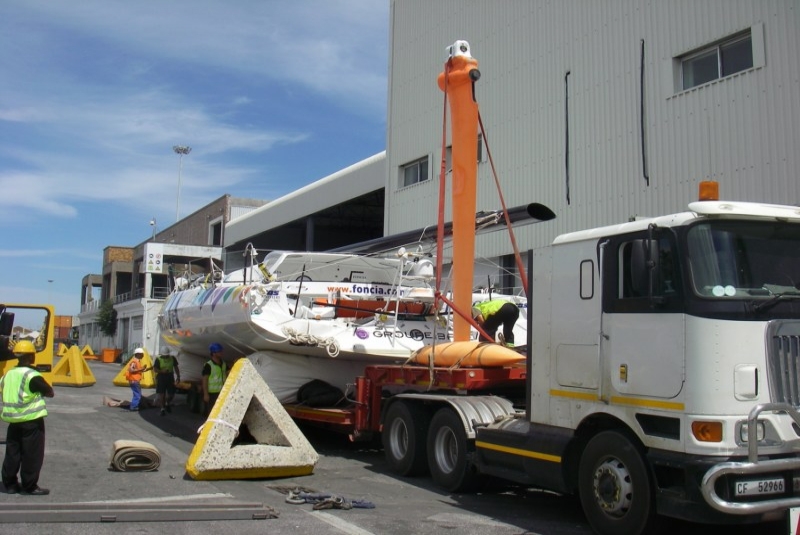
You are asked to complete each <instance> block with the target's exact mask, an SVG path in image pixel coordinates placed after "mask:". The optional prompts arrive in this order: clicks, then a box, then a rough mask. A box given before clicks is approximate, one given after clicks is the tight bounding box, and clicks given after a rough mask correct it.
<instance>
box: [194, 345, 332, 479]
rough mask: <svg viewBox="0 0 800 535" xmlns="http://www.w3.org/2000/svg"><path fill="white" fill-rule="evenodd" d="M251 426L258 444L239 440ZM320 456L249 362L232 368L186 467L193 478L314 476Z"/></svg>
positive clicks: (239, 361)
mask: <svg viewBox="0 0 800 535" xmlns="http://www.w3.org/2000/svg"><path fill="white" fill-rule="evenodd" d="M241 424H246V425H247V429H248V431H249V432H250V434H251V435H252V436H253V437H254V438H255V439H256V441H257V442H258V443H257V444H237V445H234V444H233V442H234V439H235V438H236V435H237V432H238V430H239V428H240V425H241ZM318 460H319V455H318V454H317V452H316V451H314V448H313V447H312V446H311V444H310V443H309V442H308V440H307V439H306V437H305V436H303V433H301V432H300V429H299V428H298V427H297V425H296V424H295V423H294V421H293V420H292V418H291V417H290V416H289V414H287V412H286V411H285V410H284V408H283V406H282V405H281V404H280V402H279V401H278V398H276V397H275V395H274V394H273V393H272V391H271V390H270V389H269V387H268V386H267V383H265V382H264V379H263V378H262V377H261V376H260V375H259V374H258V371H256V369H255V367H254V366H253V365H252V364H251V363H250V361H249V360H247V359H239V360H238V361H236V363H235V364H234V365H233V367H232V368H231V371H230V374H229V375H228V379H227V380H226V381H225V385H224V386H223V387H222V391H221V392H220V394H219V398H218V399H217V402H216V403H215V404H214V407H213V408H212V409H211V414H210V415H209V417H208V420H207V421H206V423H205V424H204V425H203V427H202V428H201V430H200V435H199V436H198V438H197V442H196V443H195V445H194V448H193V449H192V453H191V454H190V455H189V459H188V461H187V462H186V472H187V473H188V474H189V476H190V477H191V478H192V479H201V480H209V479H255V478H264V477H293V476H301V475H308V474H310V473H311V472H313V470H314V465H315V464H317V461H318Z"/></svg>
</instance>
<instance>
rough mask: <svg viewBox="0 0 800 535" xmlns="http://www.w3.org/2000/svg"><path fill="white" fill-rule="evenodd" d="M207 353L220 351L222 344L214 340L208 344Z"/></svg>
mask: <svg viewBox="0 0 800 535" xmlns="http://www.w3.org/2000/svg"><path fill="white" fill-rule="evenodd" d="M208 352H209V353H222V346H221V345H220V344H218V343H216V342H214V343H213V344H211V345H210V346H208Z"/></svg>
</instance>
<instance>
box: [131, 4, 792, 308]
mask: <svg viewBox="0 0 800 535" xmlns="http://www.w3.org/2000/svg"><path fill="white" fill-rule="evenodd" d="M798 9H800V7H799V6H798V4H797V2H796V0H772V1H769V2H765V1H763V0H703V1H697V2H678V1H673V0H659V1H656V0H650V1H642V0H615V1H612V2H588V1H578V0H565V1H561V2H531V1H529V0H504V1H503V2H493V1H488V0H439V1H437V2H429V1H427V0H402V1H394V0H393V1H392V2H391V6H390V17H391V20H390V33H391V35H390V49H389V73H388V75H389V84H388V115H387V138H386V152H385V153H382V154H379V155H375V156H373V157H372V158H369V159H367V160H365V161H364V162H358V163H354V164H353V166H351V167H349V168H347V169H345V170H342V171H341V172H339V173H335V174H334V175H331V177H326V178H325V179H322V180H320V181H318V182H317V183H315V184H312V185H310V186H308V187H306V188H303V189H301V190H298V191H297V192H295V193H293V194H290V195H288V196H286V197H284V198H282V199H278V200H275V201H273V202H270V203H267V204H265V205H263V206H261V207H258V208H254V209H252V210H250V211H249V212H248V213H246V214H245V215H242V216H240V217H238V218H232V219H231V221H230V222H228V223H227V225H226V227H225V232H224V237H225V239H224V246H225V248H226V249H229V250H231V251H232V250H236V251H239V254H238V255H232V254H229V255H228V258H229V261H230V263H231V265H230V267H235V266H234V265H233V263H235V262H236V261H235V260H233V259H234V257H238V258H241V251H242V250H243V249H244V245H245V244H247V243H252V244H253V245H254V246H256V247H257V248H258V249H259V251H261V250H262V249H276V248H307V249H313V250H324V249H328V248H332V247H337V246H339V245H342V240H343V239H344V241H350V242H356V241H360V240H362V239H369V238H371V237H374V236H375V234H376V233H378V234H380V230H381V227H382V233H383V234H384V235H390V234H396V233H400V232H405V231H409V230H413V229H417V228H421V227H424V226H427V225H433V224H435V223H436V220H437V210H438V189H439V180H438V175H439V169H440V165H441V164H440V162H441V160H442V156H443V155H442V146H443V141H442V117H443V107H444V95H443V93H442V92H441V91H440V90H439V88H438V86H437V82H436V80H437V76H438V74H439V73H440V72H442V70H443V68H444V63H445V61H446V53H445V49H446V47H448V46H449V45H451V44H453V43H454V42H455V41H456V40H462V39H463V40H466V41H468V42H469V44H470V46H471V51H472V55H473V56H474V57H475V58H476V59H477V61H478V63H479V70H480V72H481V78H480V79H479V80H478V81H477V82H476V83H475V96H476V100H477V102H478V105H479V107H480V113H481V118H482V122H483V125H484V127H485V132H486V136H485V139H484V136H482V135H479V132H476V143H479V144H480V145H479V147H480V148H479V164H478V209H479V210H493V209H498V208H499V207H500V201H499V197H498V192H497V190H496V188H495V178H494V176H493V173H492V165H491V163H492V162H493V163H494V168H495V169H496V173H497V180H498V182H499V184H500V186H501V188H502V193H503V196H504V198H505V199H506V203H507V205H508V206H509V207H511V206H519V205H522V204H527V203H531V202H538V203H542V204H545V205H547V206H548V207H550V208H551V209H552V210H553V211H554V212H555V214H556V216H557V217H556V219H555V220H553V221H550V222H547V223H542V224H538V225H532V226H528V227H522V228H520V229H518V230H517V232H516V238H517V241H518V243H519V247H520V249H522V250H523V251H524V250H527V249H531V248H535V247H539V246H542V245H545V244H547V243H549V242H550V241H552V240H553V238H554V237H555V236H556V235H558V234H560V233H563V232H567V231H573V230H578V229H581V228H587V227H595V226H602V225H608V224H613V223H620V222H624V221H627V220H629V219H632V218H635V217H638V216H649V215H657V214H662V213H670V212H677V211H682V210H684V209H685V208H686V205H687V204H688V203H689V202H690V201H693V200H695V199H696V197H697V187H698V184H699V182H700V181H701V180H709V179H710V180H716V181H718V182H719V183H720V190H721V197H722V198H725V199H735V200H746V201H760V202H771V203H782V204H797V203H798V202H800V181H798V179H797V176H796V170H797V169H798V168H799V167H800V166H799V165H798V164H800V161H798V160H799V159H800V156H798V154H800V141H799V140H800V135H798V134H800V132H799V130H800V99H798V98H797V96H798V95H799V94H800V60H799V59H798V56H797V50H800V13H798ZM448 130H449V128H448ZM449 144H450V141H449V131H448V139H447V140H445V142H444V145H445V147H449ZM444 150H445V154H444V157H445V160H446V161H447V160H448V154H447V153H448V152H449V149H448V148H445V149H444ZM490 155H491V161H490ZM446 167H449V163H448V164H447V165H446ZM451 179H452V176H451V175H450V174H448V175H447V180H448V184H449V183H450V181H451ZM345 184H347V185H348V186H347V187H340V186H342V185H345ZM333 192H335V194H333ZM342 195H345V197H342ZM348 203H349V204H348ZM449 204H450V203H449V199H448V208H447V211H446V216H445V217H446V219H449V215H450V208H449ZM359 218H360V219H361V220H362V221H366V222H369V225H367V227H368V228H364V229H361V231H359V232H356V231H355V230H354V226H353V221H358V220H359ZM278 237H280V238H281V239H278ZM511 252H512V251H511V246H510V244H509V243H508V240H503V239H496V237H493V236H491V235H488V236H481V237H479V238H478V242H477V248H476V256H477V257H481V258H489V259H492V260H493V262H491V263H490V265H494V266H496V267H492V268H487V269H488V271H487V270H478V271H476V277H481V280H483V281H485V280H486V276H487V274H488V276H489V277H490V278H491V279H492V282H493V283H495V284H497V285H498V286H507V285H508V284H509V282H508V281H510V280H513V279H512V278H511V277H510V276H509V275H504V273H506V272H507V271H508V272H513V271H514V268H513V264H512V262H511V261H510V255H511ZM239 261H241V260H239ZM498 266H499V267H498ZM226 267H227V266H226ZM145 323H146V322H145Z"/></svg>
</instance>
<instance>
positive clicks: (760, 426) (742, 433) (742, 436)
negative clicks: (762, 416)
mask: <svg viewBox="0 0 800 535" xmlns="http://www.w3.org/2000/svg"><path fill="white" fill-rule="evenodd" d="M765 429H766V426H765V425H764V422H762V421H761V420H758V421H757V422H756V442H761V441H762V440H764V436H765V435H766V431H765ZM748 438H749V437H748V436H747V422H741V425H740V426H739V440H741V441H742V442H745V443H746V442H747V441H748Z"/></svg>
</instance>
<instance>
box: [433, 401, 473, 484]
mask: <svg viewBox="0 0 800 535" xmlns="http://www.w3.org/2000/svg"><path fill="white" fill-rule="evenodd" d="M474 449H475V448H474V445H471V444H468V443H467V433H466V431H464V424H463V423H462V421H461V418H459V417H458V414H456V413H455V411H453V410H452V409H439V410H438V411H437V412H436V414H434V415H433V419H432V420H431V426H430V430H429V431H428V467H429V468H430V470H431V477H432V478H433V481H434V482H435V483H436V484H437V485H439V486H440V487H443V488H445V489H447V490H448V491H450V492H462V491H466V490H471V489H472V488H474V487H475V482H476V481H477V477H476V474H475V473H474V472H473V471H472V470H471V466H470V463H469V459H468V453H469V451H472V450H474Z"/></svg>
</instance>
